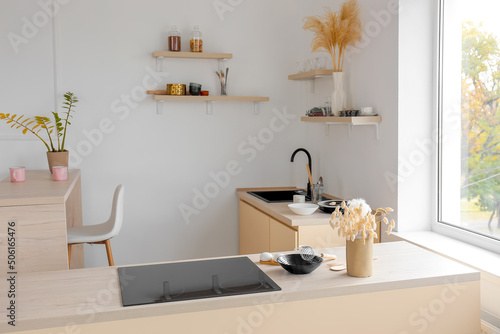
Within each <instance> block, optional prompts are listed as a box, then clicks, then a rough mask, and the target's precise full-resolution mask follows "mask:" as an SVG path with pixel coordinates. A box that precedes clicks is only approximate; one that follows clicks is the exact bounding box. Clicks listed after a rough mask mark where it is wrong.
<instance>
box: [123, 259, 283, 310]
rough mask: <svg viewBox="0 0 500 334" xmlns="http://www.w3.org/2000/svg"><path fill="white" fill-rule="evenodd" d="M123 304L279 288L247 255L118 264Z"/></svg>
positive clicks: (229, 294)
mask: <svg viewBox="0 0 500 334" xmlns="http://www.w3.org/2000/svg"><path fill="white" fill-rule="evenodd" d="M118 275H119V278H120V288H121V293H122V303H123V306H133V305H142V304H154V303H167V302H176V301H182V300H190V299H200V298H213V297H224V296H233V295H242V294H249V293H260V292H271V291H279V290H281V288H280V287H279V286H278V285H277V284H276V283H274V281H273V280H272V279H271V278H269V276H267V275H266V274H265V273H264V272H263V271H262V270H260V269H259V267H257V266H256V265H255V264H254V263H253V262H252V261H250V259H249V258H248V257H234V258H226V259H215V260H201V261H190V262H177V263H164V264H155V265H146V266H134V267H122V268H118Z"/></svg>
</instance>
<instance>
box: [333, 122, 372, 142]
mask: <svg viewBox="0 0 500 334" xmlns="http://www.w3.org/2000/svg"><path fill="white" fill-rule="evenodd" d="M334 124H346V125H347V129H348V134H349V138H351V134H352V127H353V126H358V125H374V126H375V131H376V137H377V140H379V139H380V123H379V122H363V123H330V122H327V123H325V134H326V135H327V136H328V135H329V134H330V125H334Z"/></svg>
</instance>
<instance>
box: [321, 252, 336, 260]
mask: <svg viewBox="0 0 500 334" xmlns="http://www.w3.org/2000/svg"><path fill="white" fill-rule="evenodd" d="M321 257H322V258H323V259H328V260H336V259H337V255H333V254H327V253H321Z"/></svg>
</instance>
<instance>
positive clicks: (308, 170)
mask: <svg viewBox="0 0 500 334" xmlns="http://www.w3.org/2000/svg"><path fill="white" fill-rule="evenodd" d="M306 166H307V175H308V176H309V183H310V184H311V186H314V182H313V178H312V175H311V168H309V164H307V165H306ZM312 193H313V196H314V203H317V201H316V196H315V195H314V191H312Z"/></svg>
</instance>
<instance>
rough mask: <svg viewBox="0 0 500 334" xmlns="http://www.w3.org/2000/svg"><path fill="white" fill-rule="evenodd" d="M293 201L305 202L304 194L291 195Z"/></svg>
mask: <svg viewBox="0 0 500 334" xmlns="http://www.w3.org/2000/svg"><path fill="white" fill-rule="evenodd" d="M293 202H294V203H305V202H306V196H304V195H293Z"/></svg>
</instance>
